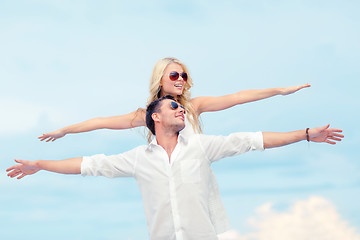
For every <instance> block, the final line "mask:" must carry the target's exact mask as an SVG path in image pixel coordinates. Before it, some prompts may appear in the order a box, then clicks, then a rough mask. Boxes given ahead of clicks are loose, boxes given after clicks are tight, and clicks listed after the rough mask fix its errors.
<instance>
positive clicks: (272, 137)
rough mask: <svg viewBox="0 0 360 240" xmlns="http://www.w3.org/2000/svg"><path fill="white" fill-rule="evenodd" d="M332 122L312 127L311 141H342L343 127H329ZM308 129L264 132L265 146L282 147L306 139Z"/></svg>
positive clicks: (331, 142) (330, 142)
mask: <svg viewBox="0 0 360 240" xmlns="http://www.w3.org/2000/svg"><path fill="white" fill-rule="evenodd" d="M329 126H330V124H328V125H326V126H323V127H316V128H311V129H309V131H308V135H309V141H312V142H325V143H329V144H336V141H341V139H342V138H343V137H344V135H342V134H340V133H341V132H342V130H341V129H336V128H329ZM306 139H307V136H306V130H305V129H304V130H298V131H293V132H285V133H278V132H263V141H264V148H274V147H281V146H285V145H288V144H291V143H295V142H299V141H302V140H306Z"/></svg>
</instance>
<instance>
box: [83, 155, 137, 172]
mask: <svg viewBox="0 0 360 240" xmlns="http://www.w3.org/2000/svg"><path fill="white" fill-rule="evenodd" d="M136 153H137V149H133V150H131V151H129V152H125V153H122V154H118V155H111V156H106V155H104V154H97V155H93V156H86V157H83V160H82V163H81V175H82V176H104V177H108V178H115V177H133V176H134V174H135V166H136V161H137V159H136V155H137V154H136Z"/></svg>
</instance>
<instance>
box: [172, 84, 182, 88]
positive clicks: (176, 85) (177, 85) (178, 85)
mask: <svg viewBox="0 0 360 240" xmlns="http://www.w3.org/2000/svg"><path fill="white" fill-rule="evenodd" d="M174 86H175V87H183V86H184V84H175V85H174Z"/></svg>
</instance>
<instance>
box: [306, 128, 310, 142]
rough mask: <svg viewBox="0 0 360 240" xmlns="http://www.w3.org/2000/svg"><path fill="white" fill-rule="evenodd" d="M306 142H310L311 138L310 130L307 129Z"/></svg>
mask: <svg viewBox="0 0 360 240" xmlns="http://www.w3.org/2000/svg"><path fill="white" fill-rule="evenodd" d="M305 132H306V141H308V142H310V138H309V128H307V129H306V131H305Z"/></svg>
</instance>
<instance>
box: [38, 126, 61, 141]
mask: <svg viewBox="0 0 360 240" xmlns="http://www.w3.org/2000/svg"><path fill="white" fill-rule="evenodd" d="M65 135H66V133H65V131H63V130H61V129H60V130H56V131H53V132H49V133H43V135H42V136H40V137H38V139H40V141H44V140H46V142H50V141H52V142H53V141H55V140H56V139H58V138H62V137H63V136H65Z"/></svg>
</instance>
